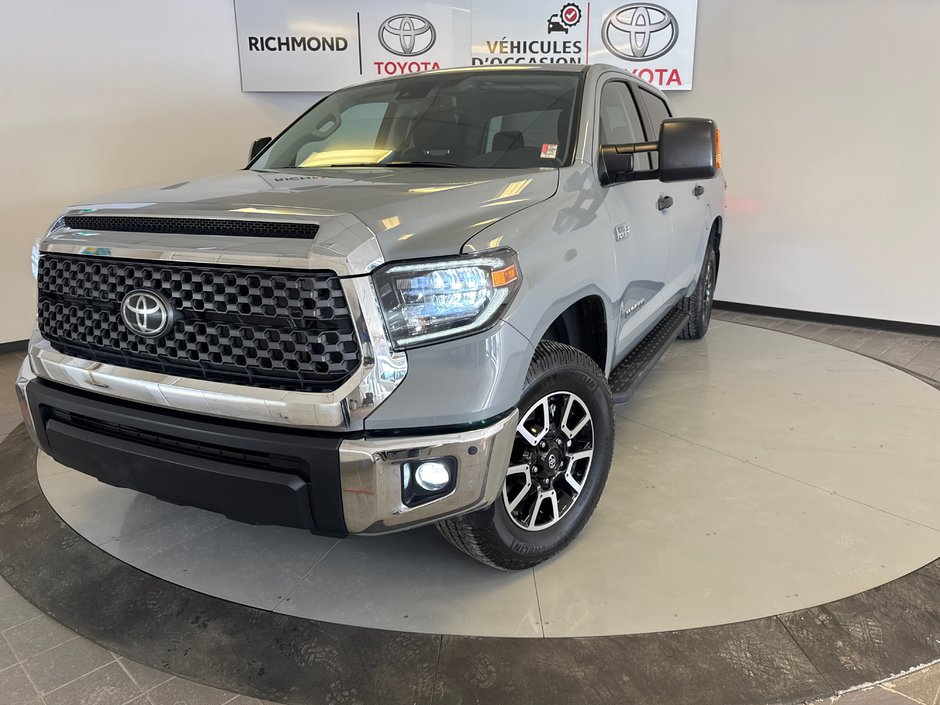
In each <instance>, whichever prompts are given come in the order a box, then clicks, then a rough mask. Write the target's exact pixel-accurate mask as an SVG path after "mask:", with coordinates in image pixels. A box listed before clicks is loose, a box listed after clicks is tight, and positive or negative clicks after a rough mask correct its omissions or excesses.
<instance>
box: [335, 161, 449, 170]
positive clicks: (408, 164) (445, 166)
mask: <svg viewBox="0 0 940 705" xmlns="http://www.w3.org/2000/svg"><path fill="white" fill-rule="evenodd" d="M328 166H330V167H344V166H372V167H402V166H405V167H411V166H428V167H438V168H443V169H454V168H457V167H459V166H460V164H453V163H451V162H421V161H417V162H361V163H357V164H329V165H328Z"/></svg>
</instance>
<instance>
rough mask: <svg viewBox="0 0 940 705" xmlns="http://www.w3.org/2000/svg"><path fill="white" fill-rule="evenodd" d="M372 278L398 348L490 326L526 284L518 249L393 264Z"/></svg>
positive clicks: (387, 323) (430, 341) (433, 341)
mask: <svg viewBox="0 0 940 705" xmlns="http://www.w3.org/2000/svg"><path fill="white" fill-rule="evenodd" d="M372 276H373V281H374V282H375V290H376V292H377V293H378V298H379V302H380V303H381V305H382V313H383V315H384V316H385V326H386V329H387V330H388V335H389V338H390V339H391V342H392V346H393V347H394V348H395V349H397V350H401V349H403V348H408V347H415V346H417V345H426V344H428V343H436V342H439V341H441V340H446V339H449V338H458V337H460V336H462V335H467V334H469V333H475V332H476V331H479V330H482V329H484V328H486V327H487V326H489V325H491V324H492V323H493V322H494V321H495V320H496V318H497V317H498V316H499V314H500V312H501V311H502V310H503V309H504V308H505V307H506V306H507V305H509V302H510V301H512V297H513V296H514V295H515V293H516V291H518V289H519V285H520V284H521V283H522V275H521V273H520V271H519V264H518V262H517V261H516V253H515V252H513V251H512V250H506V249H503V250H491V251H487V252H482V253H479V254H473V255H467V256H464V257H457V258H453V259H446V260H436V261H427V262H414V263H409V264H392V265H389V266H388V267H385V268H383V269H380V270H378V271H376V272H374V273H373V275H372Z"/></svg>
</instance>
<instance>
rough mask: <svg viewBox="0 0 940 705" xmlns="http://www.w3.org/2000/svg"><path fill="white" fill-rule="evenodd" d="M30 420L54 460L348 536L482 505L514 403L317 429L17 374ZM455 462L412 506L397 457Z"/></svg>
mask: <svg viewBox="0 0 940 705" xmlns="http://www.w3.org/2000/svg"><path fill="white" fill-rule="evenodd" d="M17 393H18V395H19V396H20V397H21V399H22V401H23V408H24V415H25V422H26V425H27V430H28V431H29V433H30V435H31V436H32V437H33V439H34V440H35V441H36V443H37V444H38V445H39V446H40V448H42V449H43V450H44V451H45V452H46V453H48V454H49V455H51V456H52V457H53V458H54V459H55V460H57V461H58V462H60V463H62V464H63V465H66V466H68V467H71V468H74V469H76V470H79V471H80V472H83V473H86V474H88V475H92V476H94V477H96V478H98V479H99V480H101V481H102V482H105V483H107V484H111V485H115V486H119V487H127V488H130V489H134V490H137V491H140V492H144V493H146V494H150V495H154V496H156V497H158V498H161V499H164V500H167V501H170V502H175V503H177V504H185V505H190V506H195V507H200V508H203V509H207V510H210V511H214V512H219V513H222V514H225V515H227V516H229V517H231V518H233V519H238V520H241V521H247V522H250V523H260V524H277V525H283V526H293V527H299V528H304V529H309V530H311V531H313V532H315V533H320V534H326V535H332V536H344V535H346V534H347V533H357V534H358V533H362V534H377V533H386V532H390V531H397V530H400V529H405V528H410V527H413V526H417V525H420V524H426V523H430V522H434V521H437V520H439V519H443V518H446V517H449V516H454V515H457V514H463V513H465V512H469V511H473V510H475V509H479V508H482V507H485V506H487V505H488V504H490V503H491V502H493V501H494V500H495V499H496V498H497V496H498V495H499V492H500V488H501V486H502V481H503V478H504V477H505V470H506V467H507V466H508V463H509V454H510V451H511V448H512V441H513V438H514V435H515V428H516V423H517V419H518V412H517V411H516V410H512V411H511V412H509V413H507V414H505V415H503V416H502V417H501V418H499V419H498V420H496V421H495V422H492V423H489V424H486V425H481V426H480V427H479V428H472V429H463V430H460V431H454V432H448V433H428V434H417V433H413V432H409V435H408V436H388V435H385V436H375V435H372V436H369V435H365V434H362V433H359V434H339V433H323V432H314V431H304V430H299V429H295V428H294V429H292V428H275V427H272V426H271V425H260V424H251V423H245V422H239V421H227V420H221V419H210V418H208V417H201V416H195V415H192V414H185V413H180V412H177V411H171V410H167V409H156V408H154V407H148V406H144V405H140V404H135V403H132V402H126V401H121V400H117V399H114V398H111V397H107V396H105V395H101V394H91V393H87V392H83V391H78V390H75V389H71V388H68V387H65V386H63V385H59V384H55V383H53V382H49V381H47V380H43V379H39V378H37V377H36V376H35V375H34V373H33V372H32V369H31V368H30V366H29V359H28V358H27V360H25V361H24V364H23V367H22V369H21V371H20V375H19V378H18V379H17ZM438 457H449V458H453V459H454V460H455V461H456V481H455V484H454V487H453V489H452V490H451V491H450V492H449V493H448V494H446V495H444V496H442V497H439V498H437V499H433V500H432V501H429V502H427V503H425V504H421V505H418V506H415V507H409V506H407V505H406V504H405V502H404V500H403V497H402V464H403V463H404V462H406V461H410V462H414V461H416V460H420V459H423V458H438Z"/></svg>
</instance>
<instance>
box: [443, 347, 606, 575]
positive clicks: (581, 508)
mask: <svg viewBox="0 0 940 705" xmlns="http://www.w3.org/2000/svg"><path fill="white" fill-rule="evenodd" d="M613 443H614V425H613V406H612V402H611V395H610V389H609V387H608V386H607V381H606V380H605V379H604V374H603V372H601V370H600V369H599V368H598V366H597V365H596V364H595V363H594V361H593V360H591V359H590V358H589V357H588V356H587V355H585V354H584V353H582V352H581V351H580V350H577V349H576V348H572V347H570V346H568V345H562V344H561V343H555V342H549V341H543V342H542V343H540V344H539V346H538V348H537V349H536V351H535V355H534V356H533V358H532V364H531V365H530V366H529V370H528V373H527V374H526V381H525V387H524V389H523V393H522V399H521V400H520V402H519V424H518V425H517V427H516V437H515V440H514V442H513V448H512V454H511V456H510V462H509V468H508V469H507V471H506V479H505V481H504V483H503V488H502V491H501V493H500V496H499V497H498V498H497V500H496V501H495V502H494V503H493V504H491V505H490V506H489V507H486V508H484V509H481V510H479V511H476V512H472V513H470V514H465V515H464V516H460V517H456V518H454V519H448V520H445V521H442V522H440V523H439V524H438V525H437V526H438V529H439V530H440V532H441V534H443V535H444V537H445V538H446V539H447V540H448V541H450V543H452V544H453V545H454V546H456V547H457V548H459V549H460V550H461V551H463V552H465V553H467V554H468V555H470V556H472V557H473V558H476V559H477V560H479V561H482V562H483V563H487V564H488V565H492V566H495V567H497V568H503V569H508V570H521V569H524V568H531V567H532V566H534V565H538V564H539V563H541V562H542V561H545V560H547V559H548V558H550V557H551V556H553V555H555V554H556V553H558V552H559V551H560V550H562V549H563V548H564V547H565V546H567V545H568V544H569V543H570V542H571V541H572V540H573V539H574V538H575V536H577V535H578V533H580V531H581V529H582V528H584V525H585V524H586V523H587V521H588V519H589V518H590V516H591V514H592V513H593V512H594V507H595V506H596V505H597V501H598V500H599V499H600V496H601V492H602V491H603V489H604V484H605V483H606V482H607V474H608V472H609V470H610V463H611V458H612V455H613Z"/></svg>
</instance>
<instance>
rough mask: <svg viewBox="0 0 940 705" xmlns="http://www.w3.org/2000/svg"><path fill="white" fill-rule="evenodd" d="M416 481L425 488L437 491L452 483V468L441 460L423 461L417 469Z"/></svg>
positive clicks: (429, 490)
mask: <svg viewBox="0 0 940 705" xmlns="http://www.w3.org/2000/svg"><path fill="white" fill-rule="evenodd" d="M415 482H417V483H418V486H419V487H421V489H423V490H427V491H428V492H437V491H439V490H442V489H444V488H445V487H447V485H449V484H450V468H448V467H447V466H446V465H445V464H444V463H442V462H440V461H439V460H432V461H429V462H426V463H421V464H420V465H419V466H418V469H417V470H415Z"/></svg>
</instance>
